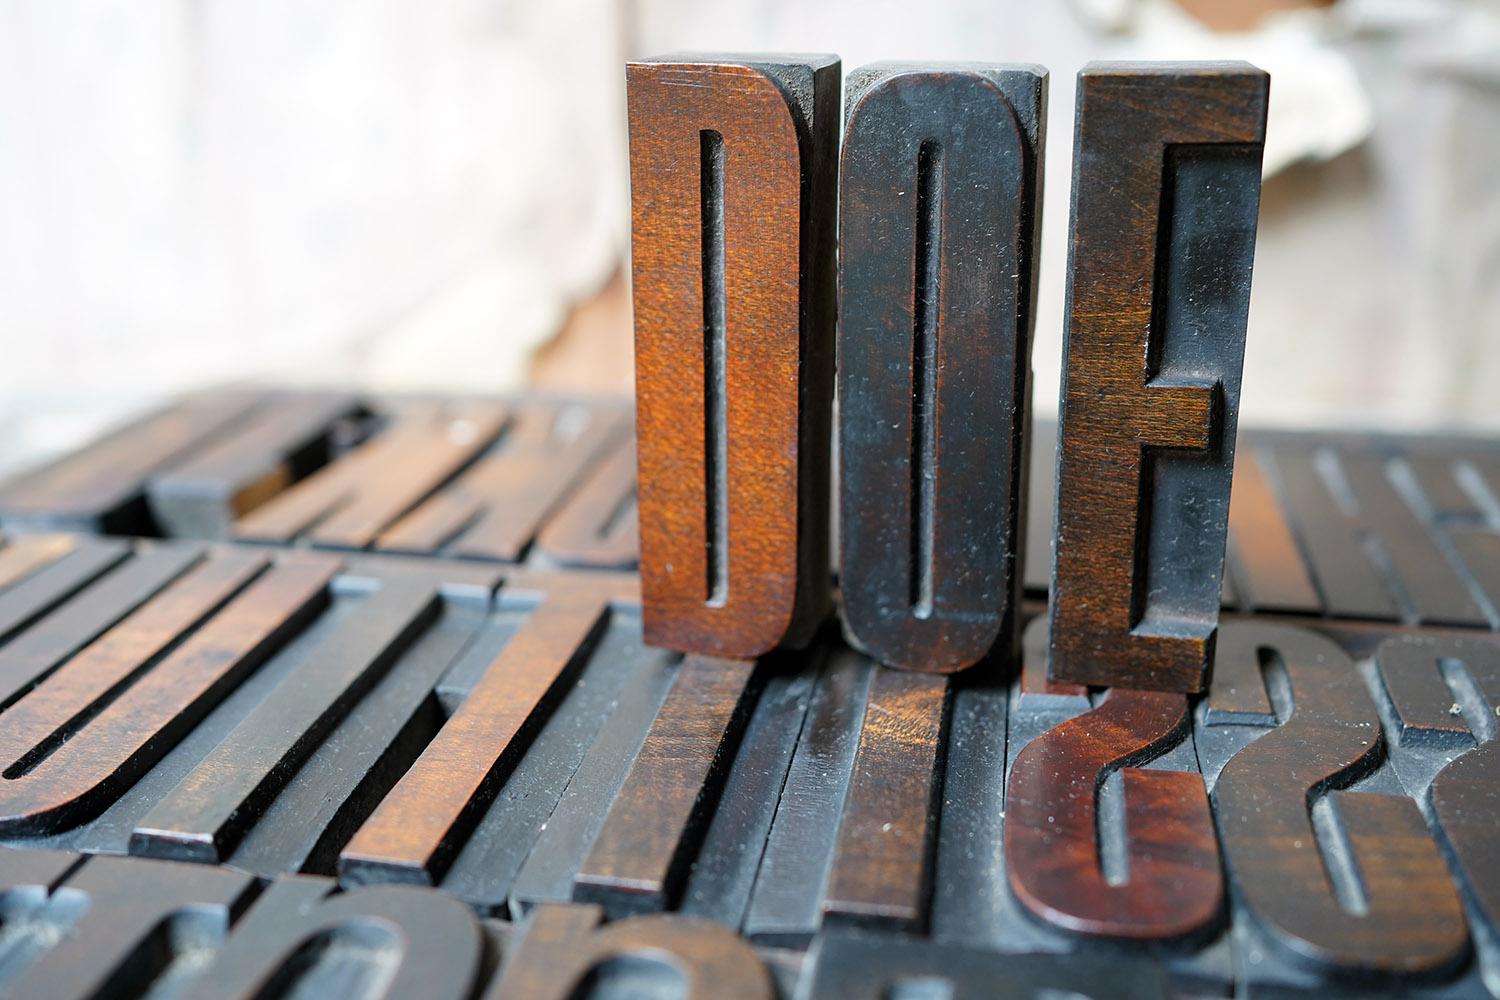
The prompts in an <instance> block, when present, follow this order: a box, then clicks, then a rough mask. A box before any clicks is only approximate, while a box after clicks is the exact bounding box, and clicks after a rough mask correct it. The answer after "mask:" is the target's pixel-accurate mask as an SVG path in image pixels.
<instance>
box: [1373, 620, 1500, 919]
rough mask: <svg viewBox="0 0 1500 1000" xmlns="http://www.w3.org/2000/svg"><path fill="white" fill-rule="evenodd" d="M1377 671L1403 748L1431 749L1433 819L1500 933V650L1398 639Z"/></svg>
mask: <svg viewBox="0 0 1500 1000" xmlns="http://www.w3.org/2000/svg"><path fill="white" fill-rule="evenodd" d="M1375 664H1376V667H1377V669H1378V670H1379V671H1380V677H1381V681H1382V683H1383V685H1384V688H1385V693H1386V695H1387V697H1389V698H1390V700H1391V702H1392V704H1393V706H1394V708H1395V714H1396V724H1397V726H1399V728H1400V742H1401V746H1402V747H1403V748H1406V747H1408V745H1412V746H1413V747H1415V746H1418V745H1423V744H1425V745H1426V746H1427V747H1429V748H1430V750H1429V755H1430V757H1431V761H1430V764H1429V766H1436V767H1438V768H1439V770H1438V772H1437V774H1436V775H1434V776H1433V777H1432V779H1431V784H1430V786H1429V791H1428V792H1427V797H1428V801H1429V802H1430V803H1431V807H1432V815H1433V816H1434V817H1435V818H1436V820H1437V824H1438V827H1439V829H1440V830H1441V831H1442V837H1443V841H1444V843H1445V845H1446V846H1447V848H1448V849H1449V851H1450V852H1451V854H1452V856H1453V857H1454V858H1456V860H1457V865H1456V866H1455V867H1456V868H1457V870H1458V871H1459V872H1460V873H1461V874H1462V876H1463V879H1464V880H1465V882H1466V883H1467V888H1468V890H1469V895H1470V897H1471V898H1472V899H1473V901H1474V909H1475V910H1476V911H1477V912H1478V915H1479V917H1480V918H1481V919H1482V920H1483V921H1484V922H1485V923H1486V924H1487V929H1488V931H1489V932H1490V934H1491V935H1493V933H1494V931H1495V930H1496V929H1497V928H1500V841H1497V839H1496V837H1495V824H1496V822H1497V821H1500V800H1497V798H1496V790H1497V789H1500V742H1496V740H1495V739H1494V732H1495V729H1496V719H1495V712H1496V707H1495V706H1500V645H1497V644H1496V643H1495V642H1494V641H1493V640H1490V639H1465V638H1457V637H1453V636H1400V637H1397V638H1392V639H1389V640H1387V641H1386V642H1385V643H1383V644H1382V645H1381V646H1380V649H1379V651H1378V652H1377V653H1376V656H1375ZM1455 691H1456V692H1458V695H1459V700H1454V695H1455ZM1455 750H1458V751H1459V755H1458V756H1457V757H1456V758H1455V756H1454V751H1455ZM1397 770H1398V771H1399V770H1401V768H1400V767H1399V765H1398V768H1397ZM1419 794H1420V791H1419Z"/></svg>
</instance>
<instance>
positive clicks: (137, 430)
mask: <svg viewBox="0 0 1500 1000" xmlns="http://www.w3.org/2000/svg"><path fill="white" fill-rule="evenodd" d="M256 400H257V396H256V394H255V393H253V392H250V391H247V390H240V389H216V390H212V391H208V392H200V393H194V394H193V395H190V396H187V397H185V398H183V399H182V400H180V401H179V402H177V403H175V404H173V405H171V406H169V407H167V408H165V409H162V410H158V411H156V412H154V413H151V414H147V415H146V416H145V417H142V418H141V419H139V420H136V421H134V422H132V423H129V424H127V425H125V426H124V427H121V428H119V429H117V430H114V431H111V432H109V433H107V434H106V435H105V436H103V437H101V438H99V439H98V440H96V441H94V442H93V443H91V444H89V445H87V446H86V447H84V448H81V449H79V450H78V451H74V452H70V453H69V454H66V455H64V456H63V457H61V458H59V459H57V460H56V461H54V462H52V463H50V464H48V465H46V466H43V467H42V468H40V469H36V470H34V471H32V472H29V473H24V474H22V475H20V476H18V477H15V478H13V479H11V480H9V481H7V482H6V483H4V484H3V485H0V526H4V527H6V528H12V527H20V526H26V527H32V528H35V527H51V528H65V529H69V530H78V531H109V532H118V533H122V534H137V535H139V534H150V533H151V529H152V527H153V525H152V522H151V516H150V512H149V511H148V510H147V507H146V497H145V487H146V479H147V477H148V476H149V475H150V474H151V473H152V472H155V471H157V470H159V469H160V468H162V467H163V466H165V465H168V464H170V463H172V462H174V461H176V460H179V459H181V458H183V457H184V456H186V455H189V454H191V453H192V452H193V451H194V450H195V449H197V448H200V447H202V446H203V445H204V444H205V443H208V442H211V441H213V440H214V439H215V438H216V437H219V436H221V435H224V434H225V433H227V432H229V431H230V430H231V429H232V428H234V427H235V426H236V425H237V424H238V423H239V422H240V421H242V420H243V419H244V418H245V417H246V416H247V415H248V414H249V413H251V412H252V411H253V410H254V408H255V405H256Z"/></svg>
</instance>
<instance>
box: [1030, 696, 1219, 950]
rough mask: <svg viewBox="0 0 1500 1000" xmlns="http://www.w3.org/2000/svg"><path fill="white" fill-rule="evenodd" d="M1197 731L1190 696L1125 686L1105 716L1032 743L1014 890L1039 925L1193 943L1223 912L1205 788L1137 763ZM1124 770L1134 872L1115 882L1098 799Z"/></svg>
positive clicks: (1101, 709) (1080, 720)
mask: <svg viewBox="0 0 1500 1000" xmlns="http://www.w3.org/2000/svg"><path fill="white" fill-rule="evenodd" d="M1188 731H1189V726H1188V705H1187V699H1186V698H1185V697H1183V696H1182V695H1180V694H1172V693H1170V692H1165V691H1131V690H1126V689H1115V690H1112V691H1111V692H1110V693H1109V694H1108V695H1106V697H1105V699H1104V701H1103V702H1102V703H1101V704H1100V705H1099V706H1098V707H1097V708H1095V709H1093V710H1092V711H1089V712H1085V713H1084V714H1082V715H1079V716H1077V717H1076V718H1072V719H1069V720H1068V721H1066V722H1063V723H1062V724H1061V725H1058V726H1057V727H1055V728H1053V729H1052V730H1051V731H1049V732H1047V733H1044V734H1043V735H1042V736H1040V737H1038V738H1037V739H1035V740H1033V741H1031V743H1029V744H1027V745H1026V747H1025V749H1023V750H1022V751H1021V753H1020V755H1019V756H1018V757H1017V758H1016V761H1015V764H1014V765H1013V766H1012V768H1011V772H1010V784H1009V788H1008V791H1007V793H1006V813H1005V818H1006V823H1005V855H1006V860H1007V863H1008V864H1009V868H1010V885H1011V888H1012V890H1013V891H1014V892H1015V893H1016V895H1017V897H1019V898H1020V900H1021V901H1022V903H1023V904H1025V906H1026V907H1027V908H1028V909H1029V910H1031V912H1032V913H1034V914H1036V916H1037V917H1039V918H1040V919H1042V920H1044V921H1046V922H1048V923H1051V924H1054V925H1056V926H1058V927H1062V928H1064V929H1066V930H1069V931H1074V932H1077V933H1079V934H1085V935H1091V936H1101V937H1116V938H1125V939H1131V940H1156V939H1173V938H1184V937H1187V936H1188V935H1191V934H1194V933H1196V932H1199V931H1202V930H1203V929H1204V928H1205V927H1206V926H1208V925H1209V924H1210V923H1211V922H1212V921H1213V920H1214V919H1215V918H1217V917H1218V916H1219V915H1220V914H1221V912H1222V910H1223V906H1224V886H1223V879H1222V877H1221V875H1220V872H1219V848H1218V843H1217V841H1216V840H1215V837H1214V824H1213V817H1212V816H1211V815H1210V812H1209V806H1208V795H1207V793H1206V791H1205V789H1204V787H1203V779H1202V778H1201V777H1199V776H1198V775H1197V774H1188V773H1183V772H1177V771H1149V770H1145V769H1143V768H1141V767H1139V766H1138V765H1139V764H1141V763H1143V762H1145V761H1147V760H1149V759H1151V758H1152V757H1154V756H1156V755H1157V754H1159V753H1160V752H1161V751H1162V750H1163V749H1165V748H1166V747H1167V746H1169V745H1170V744H1173V743H1177V742H1180V741H1181V740H1182V739H1183V738H1184V737H1185V736H1186V735H1187V734H1188ZM1114 768H1120V769H1121V778H1122V779H1123V781H1124V796H1125V830H1126V833H1125V836H1126V843H1127V848H1126V850H1127V855H1128V863H1127V865H1126V873H1125V878H1124V880H1123V881H1114V880H1111V879H1109V878H1107V877H1106V874H1105V870H1104V863H1103V859H1102V857H1101V854H1100V847H1099V845H1100V841H1101V839H1102V838H1101V835H1100V823H1099V820H1100V817H1099V813H1098V797H1097V794H1096V790H1097V789H1098V788H1099V786H1100V785H1101V784H1103V781H1104V778H1105V776H1106V774H1107V773H1108V772H1109V771H1110V770H1111V769H1114Z"/></svg>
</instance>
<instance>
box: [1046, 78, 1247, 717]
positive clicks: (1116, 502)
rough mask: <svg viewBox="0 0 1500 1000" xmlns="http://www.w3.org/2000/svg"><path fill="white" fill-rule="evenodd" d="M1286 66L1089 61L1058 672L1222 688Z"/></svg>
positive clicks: (1055, 593) (1075, 251) (1066, 435)
mask: <svg viewBox="0 0 1500 1000" xmlns="http://www.w3.org/2000/svg"><path fill="white" fill-rule="evenodd" d="M1267 93H1268V77H1267V76H1266V74H1265V73H1263V72H1261V71H1260V70H1257V69H1255V68H1254V67H1251V66H1249V65H1247V64H1244V63H1165V64H1108V63H1099V64H1091V65H1090V66H1088V67H1086V68H1085V69H1084V70H1083V72H1082V73H1081V74H1080V75H1079V78H1078V109H1077V130H1076V133H1075V147H1074V148H1075V152H1074V177H1073V216H1072V227H1071V228H1072V235H1071V246H1070V263H1069V271H1070V273H1069V314H1068V319H1067V324H1068V326H1067V333H1066V337H1065V341H1066V344H1065V350H1064V371H1063V391H1062V401H1061V413H1060V421H1059V437H1058V450H1059V452H1060V455H1059V459H1058V482H1057V503H1058V506H1057V519H1056V531H1057V539H1056V549H1055V556H1054V562H1053V576H1052V638H1051V656H1050V661H1049V671H1050V672H1051V675H1052V676H1053V677H1055V678H1057V679H1059V680H1068V681H1074V682H1077V683H1089V684H1098V685H1119V686H1125V687H1134V688H1150V689H1156V690H1168V691H1186V692H1197V691H1202V690H1204V689H1206V687H1207V686H1208V681H1209V669H1210V666H1211V657H1212V655H1213V641H1214V629H1215V625H1216V623H1217V621H1218V614H1219V603H1220V590H1221V582H1220V581H1221V578H1222V576H1223V568H1224V544H1225V536H1226V532H1227V529H1228V519H1229V485H1230V477H1231V472H1232V470H1233V467H1234V439H1235V427H1236V421H1237V417H1238V410H1239V386H1240V369H1241V365H1242V361H1243V358H1244V348H1245V340H1244V338H1245V321H1246V314H1247V310H1248V308H1249V296H1250V267H1251V261H1252V258H1253V256H1254V249H1255V227H1256V216H1257V211H1258V208H1259V201H1260V161H1261V148H1262V145H1263V143H1264V140H1265V121H1266V98H1267Z"/></svg>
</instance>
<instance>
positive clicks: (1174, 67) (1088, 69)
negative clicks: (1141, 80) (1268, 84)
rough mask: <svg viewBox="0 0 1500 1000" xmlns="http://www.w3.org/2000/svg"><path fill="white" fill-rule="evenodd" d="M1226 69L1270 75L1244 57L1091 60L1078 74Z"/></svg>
mask: <svg viewBox="0 0 1500 1000" xmlns="http://www.w3.org/2000/svg"><path fill="white" fill-rule="evenodd" d="M1226 73H1243V74H1255V75H1259V76H1267V75H1269V74H1267V73H1266V71H1265V70H1263V69H1261V68H1260V67H1259V66H1256V65H1255V64H1254V63H1250V62H1246V61H1245V60H1243V59H1214V60H1206V61H1203V62H1194V61H1191V60H1181V61H1177V60H1173V61H1166V62H1131V61H1125V60H1099V61H1096V62H1091V63H1087V64H1086V65H1085V66H1084V67H1083V69H1081V70H1079V71H1078V76H1079V77H1080V78H1083V77H1087V76H1220V75H1223V74H1226Z"/></svg>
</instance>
